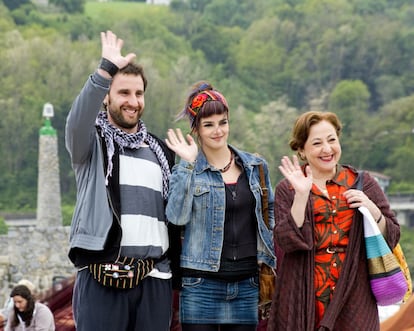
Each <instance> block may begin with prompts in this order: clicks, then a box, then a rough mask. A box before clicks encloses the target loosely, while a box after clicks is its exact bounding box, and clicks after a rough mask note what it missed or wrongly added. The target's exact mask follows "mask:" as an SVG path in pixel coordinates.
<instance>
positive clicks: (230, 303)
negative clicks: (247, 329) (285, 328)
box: [180, 276, 259, 324]
mask: <svg viewBox="0 0 414 331" xmlns="http://www.w3.org/2000/svg"><path fill="white" fill-rule="evenodd" d="M182 285H183V286H182V289H181V293H180V320H181V323H188V324H257V322H258V315H257V306H258V301H259V284H258V277H257V276H255V277H251V278H248V279H245V280H242V281H238V282H232V283H228V282H224V281H219V280H215V279H208V278H193V277H183V279H182Z"/></svg>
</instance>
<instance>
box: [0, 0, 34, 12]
mask: <svg viewBox="0 0 414 331" xmlns="http://www.w3.org/2000/svg"><path fill="white" fill-rule="evenodd" d="M3 3H4V5H5V6H6V7H7V8H9V10H15V9H16V8H19V7H21V6H23V5H27V4H31V0H3Z"/></svg>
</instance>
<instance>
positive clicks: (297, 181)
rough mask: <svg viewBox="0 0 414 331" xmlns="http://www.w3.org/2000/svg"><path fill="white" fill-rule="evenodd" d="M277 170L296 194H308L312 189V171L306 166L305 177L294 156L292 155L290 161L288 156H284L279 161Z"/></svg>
mask: <svg viewBox="0 0 414 331" xmlns="http://www.w3.org/2000/svg"><path fill="white" fill-rule="evenodd" d="M279 170H280V172H281V173H282V175H283V176H285V178H286V179H287V180H288V181H289V182H290V184H291V185H292V186H293V188H294V189H295V192H296V193H305V194H308V193H309V191H310V190H311V188H312V180H313V179H312V171H311V169H310V167H309V166H307V167H306V168H305V172H306V175H305V174H304V173H303V171H302V168H301V167H300V164H299V159H298V157H297V156H296V155H293V157H292V160H291V159H290V158H289V157H288V156H284V157H283V158H282V160H281V164H280V166H279Z"/></svg>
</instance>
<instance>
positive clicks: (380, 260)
mask: <svg viewBox="0 0 414 331" xmlns="http://www.w3.org/2000/svg"><path fill="white" fill-rule="evenodd" d="M358 209H359V211H360V212H361V213H362V214H363V216H364V237H365V247H366V252H367V260H368V272H369V277H370V283H371V290H372V293H373V294H374V296H375V298H376V300H377V304H378V305H379V306H388V305H392V304H395V303H397V302H400V301H402V300H403V299H404V296H405V295H406V293H407V291H408V290H409V288H408V284H407V280H406V277H405V275H404V272H403V270H402V268H401V266H400V264H399V262H398V260H397V258H396V256H395V255H394V254H393V252H392V251H391V249H390V247H389V246H388V244H387V242H386V241H385V238H384V237H383V235H382V234H381V231H380V229H379V227H378V224H377V223H376V222H375V220H374V218H373V217H372V215H371V213H370V212H369V211H368V209H367V208H366V207H359V208H358Z"/></svg>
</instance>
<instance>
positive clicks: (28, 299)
mask: <svg viewBox="0 0 414 331" xmlns="http://www.w3.org/2000/svg"><path fill="white" fill-rule="evenodd" d="M10 297H11V298H12V299H13V302H14V310H13V312H12V313H11V314H10V316H9V319H8V320H7V325H6V328H5V331H54V330H55V321H54V318H53V314H52V312H51V311H50V309H49V308H48V307H47V306H46V305H44V304H42V303H40V302H35V298H34V296H33V294H32V292H31V291H30V290H29V288H28V287H27V286H25V285H17V286H16V287H14V288H13V290H12V291H11V294H10Z"/></svg>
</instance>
